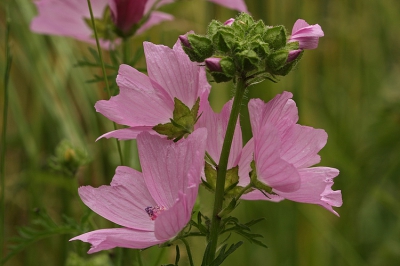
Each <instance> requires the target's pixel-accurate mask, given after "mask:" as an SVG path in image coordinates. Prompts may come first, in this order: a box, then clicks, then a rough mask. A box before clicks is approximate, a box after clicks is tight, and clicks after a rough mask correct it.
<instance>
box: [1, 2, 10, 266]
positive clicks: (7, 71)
mask: <svg viewBox="0 0 400 266" xmlns="http://www.w3.org/2000/svg"><path fill="white" fill-rule="evenodd" d="M6 16H7V19H6V36H5V47H6V49H5V50H6V57H5V58H6V67H5V71H4V105H3V128H2V135H1V136H2V137H1V148H0V149H1V155H0V156H1V159H0V178H1V183H0V186H1V204H0V209H1V212H0V219H1V222H0V238H1V242H0V247H1V248H0V249H1V250H0V259H1V258H3V248H2V247H3V246H4V245H3V244H4V243H3V242H4V239H5V236H4V233H5V230H4V228H5V195H4V194H5V179H6V176H5V160H6V132H7V112H8V81H9V78H10V70H11V62H12V57H11V53H10V43H9V37H10V24H11V23H10V18H9V17H8V5H7V6H6ZM0 264H1V265H2V264H3V263H2V262H0Z"/></svg>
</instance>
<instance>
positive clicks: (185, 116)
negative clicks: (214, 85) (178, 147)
mask: <svg viewBox="0 0 400 266" xmlns="http://www.w3.org/2000/svg"><path fill="white" fill-rule="evenodd" d="M174 106H175V108H174V112H173V118H172V119H170V121H171V122H170V123H166V124H158V125H156V126H154V127H153V130H154V131H156V132H157V133H159V134H161V135H165V136H167V138H168V139H173V140H174V141H175V142H176V141H178V140H180V139H181V138H183V137H185V136H186V135H187V134H190V133H192V131H193V127H194V124H195V123H196V121H197V118H198V117H197V113H198V111H199V106H200V98H197V100H196V103H195V104H194V105H193V107H192V109H189V107H187V106H186V105H185V104H184V103H183V102H182V101H180V100H179V99H177V98H174Z"/></svg>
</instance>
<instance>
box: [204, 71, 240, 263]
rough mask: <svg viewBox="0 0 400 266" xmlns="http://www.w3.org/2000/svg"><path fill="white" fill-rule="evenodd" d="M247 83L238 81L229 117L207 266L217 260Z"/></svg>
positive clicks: (220, 165)
mask: <svg viewBox="0 0 400 266" xmlns="http://www.w3.org/2000/svg"><path fill="white" fill-rule="evenodd" d="M245 82H246V80H245V77H244V76H241V77H239V78H238V79H237V83H236V92H235V97H234V99H233V104H232V111H231V114H230V117H229V122H228V127H227V129H226V134H225V139H224V143H223V145H222V151H221V157H220V159H219V164H218V167H217V184H216V188H215V198H214V209H213V216H212V220H211V228H210V236H209V245H210V246H209V255H208V257H207V258H206V264H205V265H210V263H211V262H212V261H213V260H214V258H215V253H216V250H217V244H218V236H219V227H220V223H221V217H219V216H218V213H220V211H221V210H222V205H223V202H224V187H225V177H226V172H227V168H228V159H229V154H230V150H231V146H232V140H233V134H234V133H235V126H236V122H237V119H238V117H239V113H240V107H241V106H242V100H243V95H244V93H245V90H246V84H245Z"/></svg>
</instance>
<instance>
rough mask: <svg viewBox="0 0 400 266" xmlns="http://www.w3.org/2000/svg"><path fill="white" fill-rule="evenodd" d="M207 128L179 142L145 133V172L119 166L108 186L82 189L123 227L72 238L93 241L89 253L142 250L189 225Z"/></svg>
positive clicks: (142, 149) (142, 147) (92, 204)
mask: <svg viewBox="0 0 400 266" xmlns="http://www.w3.org/2000/svg"><path fill="white" fill-rule="evenodd" d="M206 136H207V130H206V129H198V130H195V131H194V132H193V133H192V134H191V135H189V136H188V138H187V139H183V140H181V141H179V142H177V143H174V142H172V141H169V140H165V139H162V138H160V137H158V136H153V135H150V134H149V133H142V134H140V135H139V136H138V137H137V144H138V149H139V155H140V156H139V158H140V163H141V166H142V169H143V170H142V173H140V172H138V171H136V170H134V169H132V168H129V167H125V166H120V167H118V168H117V170H116V174H115V176H114V178H113V180H112V182H111V185H110V186H101V187H98V188H93V187H91V186H84V187H80V188H79V195H80V197H81V199H82V201H83V202H84V203H85V204H86V205H87V206H88V207H89V208H91V209H92V210H93V211H94V212H96V213H98V214H99V215H101V216H103V217H104V218H106V219H108V220H110V221H112V222H114V223H116V224H119V225H121V226H123V227H122V228H110V229H100V230H96V231H92V232H88V233H85V234H82V235H79V236H77V237H74V238H72V239H71V240H81V241H84V242H89V243H90V244H91V245H92V247H91V249H90V250H89V252H88V253H94V252H98V251H101V250H106V249H111V248H115V247H124V248H134V249H142V248H147V247H150V246H153V245H157V244H160V243H164V242H166V241H168V240H170V239H172V238H174V237H175V236H176V235H177V234H178V233H179V232H180V231H181V230H182V229H183V228H184V227H185V226H186V225H187V223H188V222H189V220H190V218H191V215H192V208H193V205H194V203H195V201H196V197H197V192H198V185H199V183H200V174H201V172H202V169H203V166H204V159H203V158H204V149H205V141H206Z"/></svg>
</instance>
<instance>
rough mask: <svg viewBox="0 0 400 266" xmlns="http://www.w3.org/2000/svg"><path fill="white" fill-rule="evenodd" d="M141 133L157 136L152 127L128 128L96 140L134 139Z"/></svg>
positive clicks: (111, 132) (114, 131)
mask: <svg viewBox="0 0 400 266" xmlns="http://www.w3.org/2000/svg"><path fill="white" fill-rule="evenodd" d="M142 132H149V133H150V134H153V135H157V133H156V132H155V131H154V130H153V127H152V126H147V127H130V128H122V129H117V130H113V131H110V132H108V133H106V134H103V135H101V136H100V137H98V138H97V139H96V141H98V140H99V139H101V138H106V139H109V138H116V139H119V140H129V139H136V138H137V136H138V135H139V134H140V133H142Z"/></svg>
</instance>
